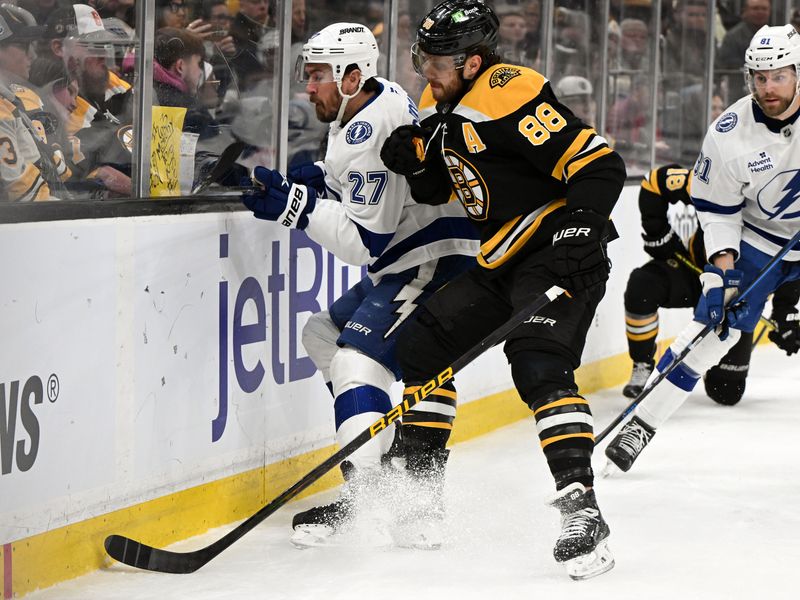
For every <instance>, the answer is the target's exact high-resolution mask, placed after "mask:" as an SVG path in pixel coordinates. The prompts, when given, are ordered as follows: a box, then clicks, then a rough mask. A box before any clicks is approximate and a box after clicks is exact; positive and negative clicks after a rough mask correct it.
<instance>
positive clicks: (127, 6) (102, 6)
mask: <svg viewBox="0 0 800 600" xmlns="http://www.w3.org/2000/svg"><path fill="white" fill-rule="evenodd" d="M95 8H96V9H97V12H98V14H99V15H100V16H101V17H102V18H103V19H107V18H117V19H119V20H121V21H123V22H124V23H127V24H128V25H129V26H131V27H133V26H134V24H135V23H136V2H135V0H97V2H95Z"/></svg>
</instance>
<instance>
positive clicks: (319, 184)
mask: <svg viewBox="0 0 800 600" xmlns="http://www.w3.org/2000/svg"><path fill="white" fill-rule="evenodd" d="M289 181H291V182H292V183H301V184H303V185H305V186H308V187H310V188H312V189H313V190H314V191H315V192H317V197H320V196H324V195H325V163H324V162H323V161H321V160H320V161H318V162H315V163H310V162H305V163H301V164H299V165H295V166H294V167H289Z"/></svg>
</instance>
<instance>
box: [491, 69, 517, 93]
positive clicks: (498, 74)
mask: <svg viewBox="0 0 800 600" xmlns="http://www.w3.org/2000/svg"><path fill="white" fill-rule="evenodd" d="M519 75H522V71H520V70H519V69H516V68H514V67H500V68H498V69H496V70H495V71H494V73H492V76H491V77H490V78H489V87H490V88H496V87H503V86H504V85H505V84H507V83H508V82H509V81H511V80H512V79H514V77H517V76H519Z"/></svg>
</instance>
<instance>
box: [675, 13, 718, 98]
mask: <svg viewBox="0 0 800 600" xmlns="http://www.w3.org/2000/svg"><path fill="white" fill-rule="evenodd" d="M707 15H708V8H707V2H706V0H677V4H676V5H675V12H674V14H673V24H672V26H670V28H669V30H668V31H667V35H666V45H665V50H664V73H665V74H666V75H669V76H671V77H674V76H675V74H681V75H682V77H679V78H678V79H679V80H680V79H685V77H683V76H685V75H690V76H691V77H692V79H693V80H696V79H702V78H703V76H704V74H705V70H706V66H705V65H706V47H707V39H708V36H709V35H711V32H710V31H709V30H708V27H707ZM667 81H669V77H668V78H667ZM680 85H681V86H682V85H683V84H680Z"/></svg>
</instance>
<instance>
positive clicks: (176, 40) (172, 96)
mask: <svg viewBox="0 0 800 600" xmlns="http://www.w3.org/2000/svg"><path fill="white" fill-rule="evenodd" d="M204 53H205V50H204V48H203V41H202V40H201V39H200V37H199V36H196V35H194V34H193V33H191V32H189V31H187V30H185V29H177V28H174V27H162V28H161V29H159V30H158V32H156V37H155V41H154V42H153V58H154V59H155V60H154V62H153V91H154V92H155V96H156V100H157V102H158V104H159V105H160V106H173V107H182V108H185V109H186V115H185V116H184V119H183V130H184V131H185V132H187V133H196V134H198V135H199V136H200V137H201V138H204V137H209V136H212V135H215V134H216V133H217V131H216V126H215V125H216V124H215V123H214V119H213V118H212V116H211V113H209V112H208V110H207V109H206V108H205V107H204V106H202V105H201V104H200V103H199V102H198V92H199V90H200V87H201V85H203V83H204V80H205V71H204V65H205V64H207V63H205V62H204V61H203V56H204ZM209 72H211V67H210V65H209Z"/></svg>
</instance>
